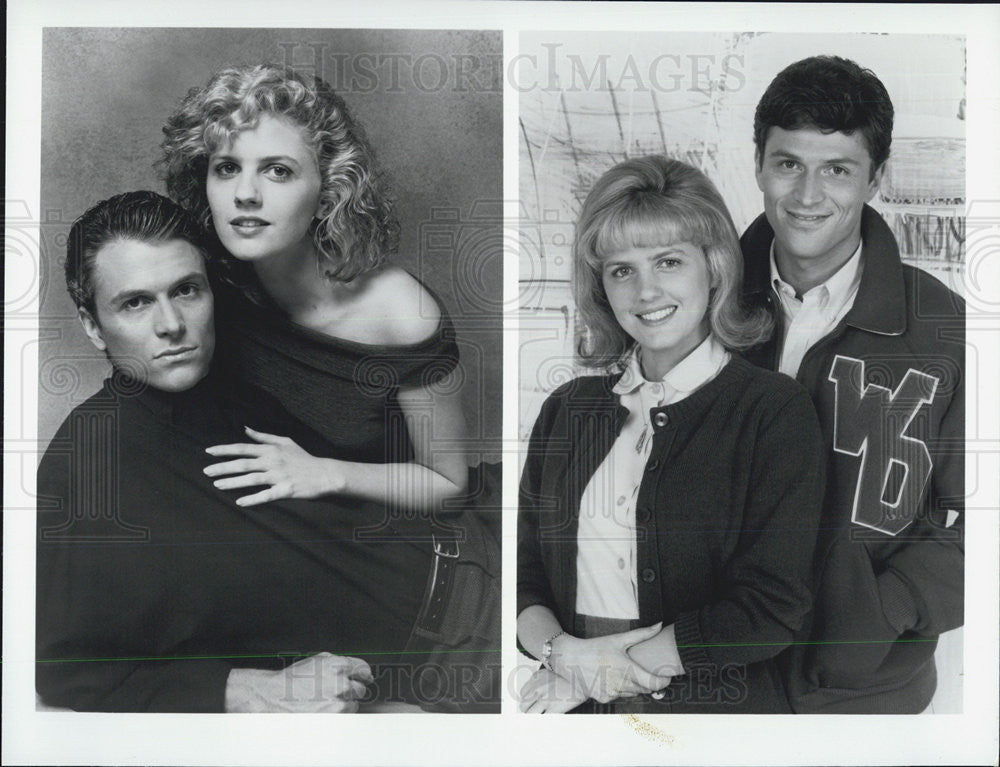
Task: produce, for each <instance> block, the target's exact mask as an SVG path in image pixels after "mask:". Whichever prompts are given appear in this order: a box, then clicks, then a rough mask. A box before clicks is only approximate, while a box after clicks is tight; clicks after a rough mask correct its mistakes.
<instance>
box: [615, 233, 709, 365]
mask: <svg viewBox="0 0 1000 767" xmlns="http://www.w3.org/2000/svg"><path fill="white" fill-rule="evenodd" d="M601 276H602V280H603V283H604V291H605V293H606V294H607V296H608V301H609V302H610V303H611V309H612V311H613V312H614V314H615V318H616V319H617V320H618V324H619V325H621V327H622V330H624V331H625V332H626V333H628V334H629V336H631V337H632V338H633V339H635V341H636V343H638V344H639V346H640V347H641V348H642V364H643V368H644V370H643V372H644V373H645V374H646V376H647V378H649V379H651V380H658V379H660V378H663V376H664V375H666V374H667V373H668V372H669V371H670V370H671V368H673V367H674V365H676V364H677V363H678V362H680V361H681V360H682V359H684V357H686V356H687V355H688V354H689V353H690V352H691V351H692V350H693V349H694V348H695V347H696V346H698V344H700V343H701V342H702V341H704V340H705V338H706V337H707V336H708V316H707V314H708V301H709V290H710V289H711V287H712V276H711V273H710V272H709V270H708V261H707V260H706V258H705V252H704V249H703V248H702V247H701V246H700V245H695V244H694V243H691V242H675V243H673V244H671V245H663V246H654V247H641V248H631V249H629V250H624V251H621V252H619V253H614V254H612V255H610V256H608V257H607V258H605V259H604V261H603V262H602V264H601Z"/></svg>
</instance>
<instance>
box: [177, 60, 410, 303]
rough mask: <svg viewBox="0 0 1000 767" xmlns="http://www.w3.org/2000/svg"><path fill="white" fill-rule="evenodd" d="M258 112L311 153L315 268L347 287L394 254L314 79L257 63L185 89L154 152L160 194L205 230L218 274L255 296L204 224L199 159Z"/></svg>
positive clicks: (369, 185) (388, 212) (349, 146)
mask: <svg viewBox="0 0 1000 767" xmlns="http://www.w3.org/2000/svg"><path fill="white" fill-rule="evenodd" d="M262 115H274V116H277V117H283V118H285V119H288V120H290V121H291V122H292V123H294V124H295V125H298V126H300V127H301V128H302V130H303V134H304V136H305V137H306V141H307V143H309V144H310V145H311V146H312V148H313V151H315V152H316V158H317V161H318V164H319V171H320V178H321V179H322V188H321V191H320V203H321V204H320V210H322V211H325V214H324V215H323V216H322V217H321V218H318V219H317V220H316V221H314V222H313V226H312V227H311V232H312V238H313V242H314V243H315V246H316V251H317V253H318V254H319V258H320V262H321V263H320V267H321V269H322V271H323V272H324V273H325V274H326V276H327V277H328V278H330V279H332V280H339V281H343V282H349V281H350V280H352V279H354V278H355V277H357V276H359V275H361V274H364V273H365V272H367V271H369V270H371V269H374V268H375V267H377V266H378V265H379V264H380V263H381V262H382V260H383V259H384V258H385V256H386V255H387V254H390V253H392V252H394V251H395V249H396V245H397V241H398V231H399V226H398V224H397V222H396V219H395V217H394V215H393V212H392V205H391V202H390V201H389V199H388V197H387V196H386V194H385V192H384V189H383V185H384V182H383V179H382V177H381V174H380V173H379V171H378V168H377V165H376V162H375V156H374V153H373V152H372V149H371V147H370V146H369V145H368V141H367V139H366V138H365V135H364V131H363V130H362V128H361V126H359V125H358V124H357V123H356V122H355V121H354V119H353V118H352V117H351V114H350V111H349V110H348V108H347V104H346V103H344V100H343V99H342V98H341V97H340V96H339V95H338V94H337V93H336V92H335V91H334V90H333V88H331V87H330V86H329V85H328V84H327V83H326V82H325V81H324V80H322V79H321V78H319V77H315V76H306V75H303V74H300V73H298V72H296V71H295V70H293V69H290V68H287V67H281V66H277V65H273V64H258V65H253V66H242V67H230V68H226V69H223V70H221V71H219V72H217V73H216V74H215V75H213V76H212V78H211V80H209V81H208V84H207V85H206V86H205V87H204V88H192V89H191V90H190V91H189V92H188V94H187V96H186V97H185V99H184V100H183V102H182V103H181V105H180V108H179V109H178V110H177V111H176V112H175V113H174V114H173V115H171V116H170V118H169V119H168V120H167V124H166V125H165V126H164V127H163V134H164V137H165V138H164V140H163V143H162V144H161V145H160V147H161V149H162V150H163V156H162V158H161V159H160V161H159V163H158V164H159V165H160V166H161V167H162V168H163V171H164V176H165V181H166V186H167V193H168V194H169V195H170V196H171V197H172V198H173V199H174V200H176V201H177V202H178V203H180V204H181V205H183V206H184V207H185V208H187V209H188V210H190V211H192V212H193V213H194V214H195V215H196V216H197V217H198V220H199V221H200V222H201V223H202V225H203V226H204V227H205V228H206V230H207V231H208V234H209V237H210V238H211V239H212V240H213V242H214V244H215V245H216V246H218V247H216V248H215V250H216V251H217V252H218V254H219V256H220V258H221V260H222V264H223V266H224V267H225V269H224V274H223V276H224V277H228V278H229V279H230V281H231V282H233V283H234V284H237V285H238V286H239V287H241V288H243V289H244V290H251V292H256V291H252V288H251V286H249V285H247V284H246V278H247V277H248V275H249V274H251V270H249V269H248V268H246V265H245V264H242V263H238V262H235V259H233V258H232V256H230V255H229V254H227V253H226V252H225V249H224V248H222V247H221V244H220V243H219V242H218V238H217V236H216V234H215V230H214V227H213V226H212V223H211V210H210V209H209V205H208V196H207V194H206V191H205V181H206V176H207V174H208V159H209V156H210V155H211V154H212V153H213V152H214V151H216V150H217V149H218V148H219V147H222V146H225V145H226V144H227V143H228V142H229V141H231V140H232V139H233V137H234V136H235V135H236V134H237V133H239V132H240V131H243V130H247V129H252V128H254V127H255V126H256V125H257V124H258V122H259V121H260V118H261V116H262ZM241 267H242V268H241ZM240 277H242V279H240Z"/></svg>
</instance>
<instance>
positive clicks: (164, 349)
mask: <svg viewBox="0 0 1000 767" xmlns="http://www.w3.org/2000/svg"><path fill="white" fill-rule="evenodd" d="M94 305H95V308H96V313H97V316H96V317H92V316H91V315H90V313H89V312H88V311H87V310H86V309H81V310H80V322H81V323H82V324H83V328H84V330H85V331H86V332H87V335H88V336H89V337H90V340H91V341H92V342H93V344H94V346H96V347H97V348H98V349H100V350H101V351H104V352H106V353H107V355H108V358H109V359H110V360H111V363H112V365H114V366H115V367H117V368H123V369H125V370H127V371H129V372H130V373H133V374H134V375H135V376H136V377H137V378H139V379H140V380H142V381H145V382H146V383H148V384H149V385H150V386H152V387H153V388H155V389H161V390H162V391H168V392H178V391H185V390H187V389H190V388H191V387H192V386H194V385H195V384H196V383H198V381H200V380H201V379H202V378H204V377H205V374H206V373H208V368H209V365H210V364H211V362H212V354H213V352H214V351H215V324H214V317H213V311H212V310H213V302H212V292H211V290H210V289H209V285H208V278H207V276H206V274H205V260H204V258H203V257H202V255H201V253H199V252H198V250H197V248H195V247H194V246H193V245H191V244H190V243H188V242H184V241H183V240H167V241H164V242H139V241H136V240H117V241H115V242H111V243H108V244H107V245H105V246H103V247H102V248H101V249H100V250H99V251H98V252H97V256H96V258H95V262H94Z"/></svg>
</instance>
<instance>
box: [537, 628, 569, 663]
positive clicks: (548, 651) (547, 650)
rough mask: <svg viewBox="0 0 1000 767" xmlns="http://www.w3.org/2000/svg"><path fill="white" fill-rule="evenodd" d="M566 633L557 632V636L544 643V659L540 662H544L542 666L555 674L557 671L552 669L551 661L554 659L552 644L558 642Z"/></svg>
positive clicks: (554, 635)
mask: <svg viewBox="0 0 1000 767" xmlns="http://www.w3.org/2000/svg"><path fill="white" fill-rule="evenodd" d="M565 633H566V632H565V631H557V632H556V633H555V634H553V635H552V636H550V637H549V638H548V639H546V640H545V641H544V642H543V643H542V657H541V659H540V660H541V661H542V665H543V666H544V667H545V668H547V669H548V670H549V671H553V672H554V671H555V670H554V669H553V668H552V663H551V661H550V660H549V659H550V658H551V657H552V643H553V642H554V641H556V639H557V638H558V637H561V636H562V635H563V634H565Z"/></svg>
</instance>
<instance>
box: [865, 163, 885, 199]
mask: <svg viewBox="0 0 1000 767" xmlns="http://www.w3.org/2000/svg"><path fill="white" fill-rule="evenodd" d="M887 162H888V160H887V161H886V162H884V163H882V164H881V165H879V166H878V170H876V171H875V172H874V173H873V174H872V180H871V181H869V182H868V199H867V200H865V202H871V201H872V198H874V197H875V195H876V194H878V190H879V188H880V187H881V186H882V176H883V175H885V166H886V163H887Z"/></svg>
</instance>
